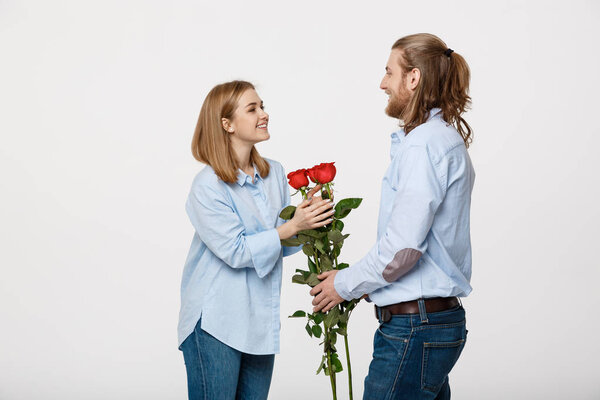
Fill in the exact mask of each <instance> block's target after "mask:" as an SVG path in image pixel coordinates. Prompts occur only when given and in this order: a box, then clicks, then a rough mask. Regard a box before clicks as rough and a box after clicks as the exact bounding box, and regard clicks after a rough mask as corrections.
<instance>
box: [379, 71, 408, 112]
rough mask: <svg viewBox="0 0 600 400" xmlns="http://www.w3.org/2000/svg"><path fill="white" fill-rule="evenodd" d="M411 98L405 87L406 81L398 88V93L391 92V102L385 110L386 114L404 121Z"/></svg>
mask: <svg viewBox="0 0 600 400" xmlns="http://www.w3.org/2000/svg"><path fill="white" fill-rule="evenodd" d="M410 98H411V93H410V92H409V91H408V89H406V88H405V87H404V80H403V81H402V83H401V84H400V87H399V88H398V93H397V94H396V93H394V92H391V95H390V101H389V102H388V105H387V107H386V108H385V113H386V114H387V115H389V116H390V117H392V118H398V119H402V114H403V113H404V110H406V107H407V106H408V103H409V101H410Z"/></svg>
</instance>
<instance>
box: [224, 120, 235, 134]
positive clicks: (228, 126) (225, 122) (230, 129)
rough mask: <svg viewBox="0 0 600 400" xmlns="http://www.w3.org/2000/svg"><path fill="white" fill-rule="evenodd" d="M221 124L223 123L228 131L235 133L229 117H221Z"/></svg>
mask: <svg viewBox="0 0 600 400" xmlns="http://www.w3.org/2000/svg"><path fill="white" fill-rule="evenodd" d="M221 125H223V129H225V130H226V131H227V132H229V133H233V126H232V125H231V122H229V120H228V119H227V118H221Z"/></svg>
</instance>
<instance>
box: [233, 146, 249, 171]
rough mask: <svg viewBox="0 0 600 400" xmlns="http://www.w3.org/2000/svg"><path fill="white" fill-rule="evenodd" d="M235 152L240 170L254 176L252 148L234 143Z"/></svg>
mask: <svg viewBox="0 0 600 400" xmlns="http://www.w3.org/2000/svg"><path fill="white" fill-rule="evenodd" d="M232 145H233V146H232V147H233V152H234V154H235V160H236V161H237V164H238V165H239V167H240V169H241V170H242V171H244V172H245V173H246V174H248V175H250V176H252V175H253V174H254V165H252V160H250V153H251V152H252V146H243V145H241V144H239V143H232Z"/></svg>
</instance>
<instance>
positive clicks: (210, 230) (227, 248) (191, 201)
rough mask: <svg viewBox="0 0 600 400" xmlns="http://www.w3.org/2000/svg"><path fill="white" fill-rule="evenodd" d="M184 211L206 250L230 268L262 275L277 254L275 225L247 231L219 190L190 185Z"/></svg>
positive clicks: (261, 276) (275, 259) (267, 270)
mask: <svg viewBox="0 0 600 400" xmlns="http://www.w3.org/2000/svg"><path fill="white" fill-rule="evenodd" d="M185 208H186V212H187V214H188V216H189V218H190V220H191V222H192V225H193V226H194V228H195V230H196V232H197V234H198V236H199V237H200V239H201V240H202V241H203V242H204V243H205V244H206V246H207V247H208V249H209V250H210V251H211V252H213V253H214V254H215V255H216V256H217V257H218V258H220V259H221V260H223V262H225V263H226V264H227V265H229V266H230V267H232V268H254V269H255V270H256V273H257V274H258V276H259V277H260V278H263V277H264V276H266V275H267V274H268V273H269V272H271V270H272V269H273V267H274V266H275V265H276V263H277V260H278V259H279V257H280V255H281V243H280V241H279V234H278V233H277V230H276V229H275V228H272V229H267V230H264V231H261V232H256V233H252V234H248V233H247V232H246V229H245V227H244V225H243V223H242V221H241V219H240V217H239V215H238V214H237V213H236V212H235V210H234V209H233V207H232V206H231V205H230V204H228V202H227V200H226V198H225V197H224V195H223V194H222V193H219V192H218V191H216V190H214V189H213V188H211V187H209V186H205V185H197V186H195V187H193V188H192V191H191V193H190V195H189V197H188V200H187V203H186V207H185Z"/></svg>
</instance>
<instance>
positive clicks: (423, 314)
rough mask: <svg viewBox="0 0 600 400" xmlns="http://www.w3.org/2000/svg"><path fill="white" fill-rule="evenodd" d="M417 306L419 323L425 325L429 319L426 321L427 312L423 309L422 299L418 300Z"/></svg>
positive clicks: (423, 302)
mask: <svg viewBox="0 0 600 400" xmlns="http://www.w3.org/2000/svg"><path fill="white" fill-rule="evenodd" d="M418 304H419V316H420V317H421V323H422V324H427V323H429V319H427V310H426V309H425V300H423V299H422V298H421V299H419V300H418Z"/></svg>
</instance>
